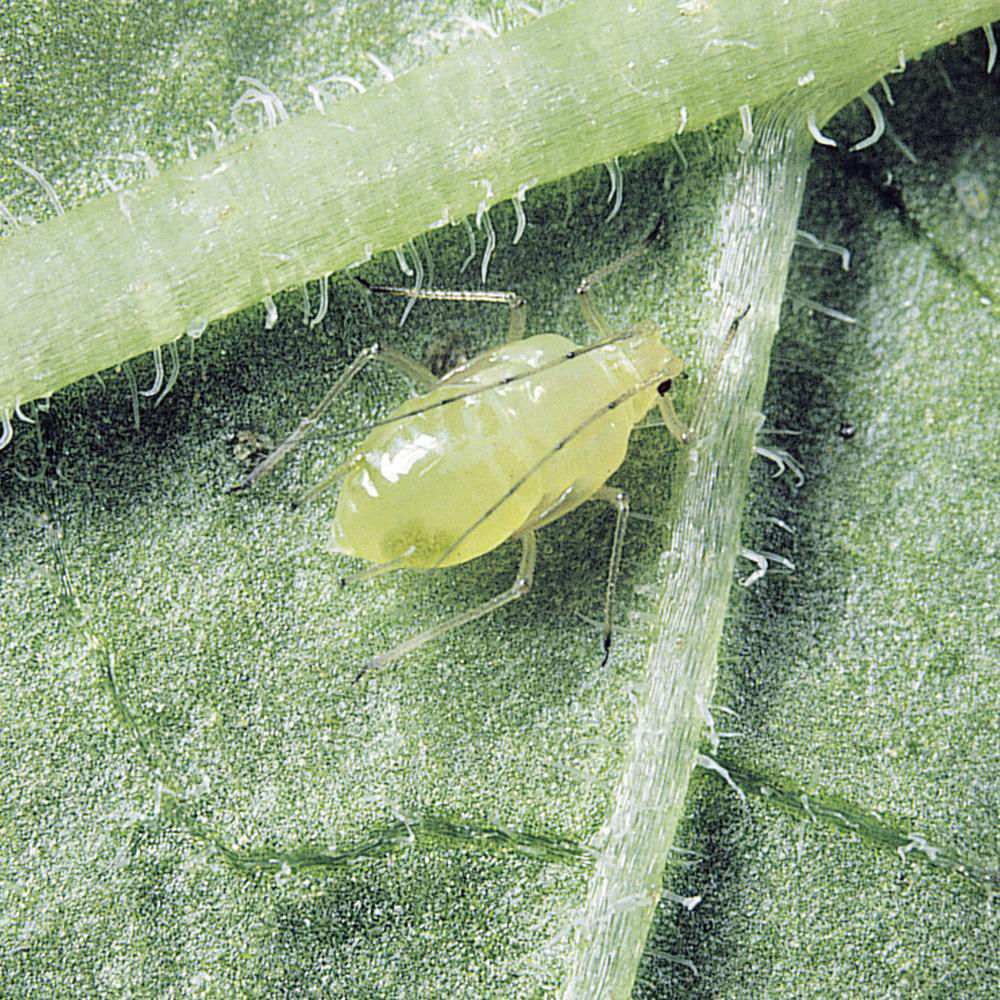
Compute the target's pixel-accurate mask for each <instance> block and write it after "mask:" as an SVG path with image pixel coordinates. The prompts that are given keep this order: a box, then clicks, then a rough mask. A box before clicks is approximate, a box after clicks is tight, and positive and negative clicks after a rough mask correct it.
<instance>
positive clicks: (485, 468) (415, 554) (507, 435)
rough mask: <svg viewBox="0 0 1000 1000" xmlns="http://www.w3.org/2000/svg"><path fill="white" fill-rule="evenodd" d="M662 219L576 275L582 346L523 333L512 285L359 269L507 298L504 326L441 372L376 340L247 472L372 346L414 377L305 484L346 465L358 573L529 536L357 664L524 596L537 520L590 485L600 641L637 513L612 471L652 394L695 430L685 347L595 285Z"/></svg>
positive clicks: (343, 508) (450, 295) (344, 502)
mask: <svg viewBox="0 0 1000 1000" xmlns="http://www.w3.org/2000/svg"><path fill="white" fill-rule="evenodd" d="M655 233H656V230H654V232H653V233H651V234H650V236H649V237H647V239H646V241H645V242H644V244H643V245H642V246H641V247H639V248H637V249H635V250H632V251H631V252H629V253H628V254H626V255H625V256H623V257H622V258H620V259H618V260H616V261H614V262H613V263H612V264H610V265H608V266H606V267H605V268H602V269H601V270H600V271H598V272H595V273H594V274H593V275H590V276H589V277H588V278H585V279H584V280H583V282H581V284H580V286H579V287H578V289H577V292H578V297H579V301H580V304H581V308H582V311H583V315H584V318H585V320H586V321H587V324H588V326H589V327H590V328H591V329H592V330H593V331H594V332H595V333H597V334H599V335H600V340H598V341H597V342H596V343H594V344H590V345H587V346H578V345H577V344H574V343H573V342H572V341H571V340H568V339H566V338H565V337H562V336H557V335H555V334H539V335H536V336H531V337H527V338H524V336H523V335H524V329H525V321H524V309H525V303H524V301H523V300H522V299H521V298H520V297H519V296H517V295H515V294H513V293H510V292H451V291H436V290H433V289H420V290H417V289H409V288H398V287H394V286H379V285H367V284H366V287H368V288H369V289H370V290H371V291H372V292H381V293H385V294H389V295H397V296H403V297H416V298H422V299H437V300H445V301H465V302H469V301H475V302H494V303H500V304H505V305H507V306H508V307H509V308H510V311H511V321H510V329H509V332H508V337H507V342H506V343H505V344H504V345H503V346H502V347H498V348H494V349H491V350H488V351H484V352H483V353H482V354H479V355H477V356H476V357H474V358H472V359H471V360H470V361H468V362H466V363H464V364H461V365H459V366H458V367H457V368H454V369H453V370H452V371H450V372H448V373H447V374H445V375H444V376H443V377H442V378H440V379H438V378H436V377H435V376H434V375H433V374H432V373H431V372H430V371H429V370H427V369H425V368H424V367H423V366H422V365H420V364H419V363H417V362H415V361H413V360H411V359H410V358H407V357H405V356H404V355H401V354H399V353H397V352H396V351H393V350H392V349H389V348H384V347H381V346H380V345H378V344H375V345H372V346H371V347H369V348H367V349H366V350H365V351H362V352H361V354H360V355H358V357H357V358H356V359H355V360H354V362H353V363H352V364H351V365H350V366H349V367H348V369H347V370H346V371H345V372H344V373H343V374H342V375H341V377H340V378H339V379H337V381H336V383H335V384H334V386H332V387H331V389H330V390H329V391H328V392H327V394H326V395H325V396H324V398H323V400H322V401H321V403H320V404H319V406H318V407H317V408H316V410H314V412H313V413H312V414H310V416H309V417H307V418H306V419H305V420H303V421H302V423H301V424H300V425H299V427H298V429H297V430H296V431H295V432H294V433H293V434H292V435H291V437H289V439H288V440H287V441H286V442H285V443H284V444H283V445H282V446H281V447H280V448H278V449H277V450H276V451H275V452H273V453H272V454H271V455H269V456H268V457H267V458H266V459H265V460H264V461H263V462H262V463H261V464H260V465H259V466H257V468H256V469H254V471H253V472H252V473H251V474H250V475H249V476H248V477H247V478H246V479H245V480H244V481H243V482H242V483H241V484H240V486H249V485H251V484H252V483H253V482H254V481H255V480H256V479H258V478H259V477H260V476H261V475H263V474H264V473H265V472H267V471H268V470H269V469H270V468H272V467H273V466H274V465H275V464H277V462H279V461H280V460H281V459H282V458H283V457H284V456H285V455H286V454H287V453H288V451H289V450H290V449H291V448H293V447H295V445H297V444H298V443H299V442H300V441H301V440H302V439H303V438H304V437H305V436H306V435H307V434H308V433H309V432H310V431H311V430H312V429H313V428H314V427H315V426H316V421H317V419H318V418H319V416H320V415H321V414H322V413H323V411H324V410H326V409H327V408H328V406H329V405H330V403H331V402H332V401H333V400H334V399H335V398H336V396H337V395H338V394H339V393H340V392H341V390H342V389H343V387H344V386H345V385H346V384H347V382H348V381H349V380H350V379H351V378H353V377H354V376H355V375H356V374H357V373H358V372H359V371H361V369H362V368H364V367H365V365H366V364H367V363H368V362H369V361H371V360H374V359H376V358H378V359H380V360H383V361H386V362H388V363H389V364H390V365H392V366H393V367H396V368H398V369H399V370H401V371H402V372H403V373H404V374H406V375H408V376H409V377H410V378H411V379H413V380H414V381H415V382H416V383H417V385H418V387H419V388H420V389H421V391H420V392H419V394H418V395H416V396H414V397H413V398H411V399H410V400H408V401H407V402H406V403H404V404H402V405H401V406H399V407H397V408H396V409H395V410H394V411H392V413H390V414H389V415H388V416H387V417H385V418H383V419H382V420H380V421H378V422H377V424H375V426H374V427H373V428H372V429H370V430H369V432H368V434H367V436H366V437H365V438H364V440H363V441H362V442H361V443H360V444H359V445H358V446H357V447H356V449H354V451H353V454H352V455H351V456H350V458H349V459H348V460H347V461H346V462H344V463H342V464H341V465H339V466H338V467H337V468H336V469H334V470H333V471H332V472H331V473H330V474H329V475H327V476H326V477H325V478H324V479H323V480H322V481H321V482H319V483H317V484H316V485H314V486H313V487H311V488H310V489H309V490H308V491H307V493H306V494H305V495H304V497H303V500H308V499H311V498H312V497H314V496H316V495H317V494H318V493H320V492H321V491H323V490H325V489H326V488H327V487H329V486H330V485H332V484H333V483H334V482H337V481H338V480H343V483H342V485H341V488H340V495H339V498H338V501H337V509H336V514H335V516H334V520H333V543H334V544H333V547H334V548H335V549H336V550H337V551H339V552H342V553H344V554H346V555H350V556H355V557H357V558H360V559H364V560H366V561H368V562H370V563H373V564H374V566H373V567H372V568H371V569H369V570H367V571H365V572H363V573H360V574H358V576H359V577H371V576H375V575H378V574H379V573H381V572H384V571H387V570H389V569H396V568H416V569H436V568H441V567H445V566H454V565H457V564H459V563H463V562H467V561H468V560H470V559H475V558H477V557H478V556H481V555H483V554H484V553H486V552H489V551H491V550H492V549H494V548H496V547H497V546H499V545H501V544H502V543H503V542H505V541H507V540H508V539H510V538H518V539H520V541H521V545H522V552H521V561H520V566H519V567H518V571H517V576H516V578H515V580H514V582H513V584H512V585H511V586H510V587H508V588H507V589H506V590H505V591H503V592H502V593H500V594H498V595H497V596H495V597H494V598H492V599H491V600H489V601H486V602H484V603H483V604H480V605H477V606H475V607H473V608H469V609H468V610H466V611H463V612H460V613H459V614H456V615H454V616H452V617H451V618H448V619H446V620H444V621H442V622H439V623H438V624H436V625H434V626H432V627H431V628H429V629H427V630H425V631H424V632H421V633H419V634H418V635H415V636H413V637H411V638H410V639H407V640H406V641H404V642H402V643H400V644H399V645H397V646H395V647H393V648H392V649H390V650H388V651H386V652H383V653H380V654H378V655H376V656H374V657H371V658H370V659H369V660H368V661H367V662H366V664H365V666H364V668H363V669H362V671H361V673H364V671H365V670H367V669H369V668H370V667H373V666H378V665H382V664H384V663H388V662H390V661H391V660H395V659H397V658H398V657H400V656H403V655H405V654H406V653H408V652H410V651H411V650H413V649H415V648H416V647H418V646H420V645H422V644H423V643H425V642H427V641H428V640H429V639H433V638H436V637H438V636H440V635H442V634H444V633H445V632H448V631H450V630H451V629H453V628H456V627H458V626H459V625H463V624H465V623H466V622H469V621H472V620H474V619H476V618H479V617H481V616H482V615H486V614H488V613H490V612H491V611H494V610H496V609H497V608H499V607H502V606H503V605H504V604H507V603H509V602H510V601H513V600H515V599H517V598H518V597H520V596H522V595H523V594H524V593H525V592H526V591H527V590H528V589H529V587H530V585H531V580H532V575H533V571H534V565H535V531H536V530H537V529H539V528H541V527H544V526H545V525H546V524H549V523H551V522H552V521H554V520H556V519H557V518H559V517H562V516H563V515H564V514H566V513H568V512H569V511H571V510H573V509H575V508H576V507H578V506H579V505H580V504H582V503H584V502H585V501H587V500H591V499H599V500H603V501H605V502H608V503H611V504H612V505H614V507H615V508H616V510H617V522H616V528H615V532H614V538H613V541H612V545H611V557H610V562H609V568H608V580H607V587H606V594H605V608H604V648H605V658H606V657H607V651H608V649H609V648H610V636H611V610H612V599H613V595H614V586H615V576H616V574H617V570H618V564H619V561H620V555H621V545H622V538H623V536H624V529H625V521H626V518H627V514H628V502H627V498H626V497H625V495H624V493H622V491H621V490H618V489H616V488H614V487H612V486H609V485H607V481H608V479H609V477H610V476H611V475H612V474H613V473H614V472H615V470H616V469H618V467H619V466H620V465H621V464H622V462H623V460H624V458H625V453H626V450H627V449H628V441H629V435H630V434H631V431H632V429H633V428H634V427H635V425H636V424H637V423H638V422H639V421H640V420H641V419H642V418H643V417H644V416H645V415H646V413H648V412H649V410H650V409H651V408H652V407H653V406H659V409H660V413H661V415H662V418H663V421H664V423H665V424H666V426H667V429H668V430H669V431H670V433H671V434H672V435H673V436H674V437H676V438H677V439H678V440H680V441H682V442H683V441H686V440H687V438H688V432H687V430H686V429H685V428H684V427H683V425H682V424H681V423H680V421H679V419H678V417H677V414H676V412H675V410H674V408H673V404H672V403H671V402H670V400H669V398H668V397H667V392H668V391H669V389H670V385H671V381H672V380H673V379H675V378H677V377H678V376H679V375H680V374H681V373H682V368H683V365H682V363H681V361H680V359H679V358H678V357H677V356H676V355H674V354H673V353H672V352H671V351H670V350H669V349H668V348H667V347H665V346H664V345H663V343H662V342H661V338H660V331H659V330H658V328H657V327H656V326H655V324H653V323H652V322H643V323H639V324H636V325H634V326H631V327H629V328H627V329H625V330H623V331H619V332H612V330H611V329H610V327H609V326H608V325H607V323H606V321H605V320H604V319H603V318H602V317H601V316H600V314H599V313H598V312H597V310H596V308H595V307H594V304H593V302H592V300H591V297H590V291H589V289H590V286H591V285H593V284H595V283H596V282H597V281H599V280H601V279H602V278H604V277H606V276H607V274H609V273H610V272H611V271H614V270H617V269H618V268H620V267H622V266H623V265H624V264H625V263H627V262H628V261H630V260H632V259H633V258H634V257H636V256H638V254H639V253H641V252H642V251H643V250H645V249H646V247H647V246H648V244H649V242H650V241H651V240H652V238H653V236H655ZM358 676H360V673H359V675H358Z"/></svg>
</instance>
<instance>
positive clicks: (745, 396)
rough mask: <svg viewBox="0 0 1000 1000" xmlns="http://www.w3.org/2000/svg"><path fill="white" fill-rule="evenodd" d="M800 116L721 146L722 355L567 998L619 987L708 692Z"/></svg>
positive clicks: (710, 337) (647, 917)
mask: <svg viewBox="0 0 1000 1000" xmlns="http://www.w3.org/2000/svg"><path fill="white" fill-rule="evenodd" d="M800 121H801V106H800V105H798V104H795V103H794V102H793V103H791V104H786V105H785V106H783V107H781V108H778V109H775V110H772V111H771V112H770V113H768V114H767V115H761V116H760V120H759V121H758V122H757V124H756V126H755V138H754V141H753V143H752V144H751V147H750V149H749V151H748V152H747V153H746V154H745V155H740V154H738V153H735V152H734V153H733V154H732V157H733V160H732V163H731V169H730V172H729V173H728V174H724V175H723V178H722V182H721V185H720V190H719V192H718V200H717V204H716V206H715V213H716V216H715V221H714V224H713V226H712V235H711V237H710V239H709V247H710V250H709V253H710V255H711V258H712V259H711V261H710V264H709V267H708V273H709V280H708V287H709V289H711V290H712V291H713V293H714V294H713V295H712V299H713V301H712V302H711V303H710V304H709V305H708V306H707V308H706V315H705V317H704V322H703V323H702V324H701V328H702V329H704V330H706V331H707V335H706V337H705V339H704V343H703V344H702V349H701V351H700V353H701V356H702V357H703V358H712V357H717V356H719V352H720V350H724V351H725V354H724V358H723V363H722V367H721V368H720V370H719V376H718V381H717V382H714V383H713V384H711V385H709V386H708V390H707V395H706V396H705V397H703V399H704V403H705V405H704V407H702V408H699V414H700V417H701V419H699V420H698V422H697V423H696V424H695V427H694V433H695V443H694V445H693V446H692V447H691V448H690V449H688V450H687V451H686V452H685V453H682V454H681V456H680V457H679V459H678V468H677V473H676V478H675V481H674V488H673V491H672V496H673V497H674V498H675V499H674V503H675V505H676V506H675V509H674V511H673V514H672V517H673V519H672V524H673V528H672V535H671V544H670V547H669V548H668V549H667V551H666V552H665V553H664V557H663V570H662V573H661V587H660V597H659V603H658V609H657V612H656V618H655V623H654V639H653V642H652V645H651V647H650V650H649V653H648V656H647V661H646V672H645V677H644V680H643V689H642V691H641V693H640V695H639V697H638V699H637V703H636V709H635V711H636V719H635V720H634V723H633V726H632V736H631V741H630V745H629V747H628V750H627V757H626V764H625V767H624V769H623V771H622V773H621V775H620V777H619V779H618V785H617V788H616V789H615V792H614V797H613V805H612V810H611V813H610V815H609V817H608V819H607V821H606V823H605V825H604V827H603V829H602V830H601V833H600V835H599V838H598V843H597V844H596V846H597V848H598V850H599V851H600V855H599V859H598V862H597V864H596V865H595V869H594V873H593V876H592V877H591V880H590V885H589V891H588V897H587V901H586V903H585V906H584V909H583V912H582V913H581V914H580V915H579V917H578V919H577V929H576V941H575V947H574V949H573V951H572V955H571V959H570V967H569V969H568V970H567V974H566V979H565V981H564V983H563V988H562V993H561V996H563V997H565V998H567V1000H569V998H572V1000H584V998H591V997H593V998H594V1000H597V998H601V1000H612V998H614V1000H618V998H621V1000H625V998H627V997H629V996H630V995H631V990H632V986H633V982H634V980H635V975H636V970H637V968H638V965H639V960H640V958H641V956H642V952H643V948H644V946H645V942H646V937H647V934H648V931H649V926H650V923H651V921H652V919H653V913H654V910H655V908H656V905H657V902H658V900H659V897H660V887H661V885H662V881H663V870H664V866H665V864H666V860H667V854H668V852H669V850H670V846H671V844H672V843H673V839H674V834H675V831H676V829H677V824H678V822H679V820H680V818H681V816H682V813H683V809H684V801H685V797H686V795H687V787H688V779H689V777H690V775H691V772H692V770H693V769H694V766H695V759H696V756H697V746H698V742H699V740H700V737H701V731H702V725H703V723H704V721H705V712H706V706H708V705H709V704H710V703H711V701H712V696H713V692H714V690H715V678H716V657H717V650H718V642H719V636H720V633H721V631H722V623H723V619H724V617H725V613H726V606H727V604H728V600H729V588H730V583H731V580H732V576H733V565H734V562H735V559H736V552H737V550H738V548H739V531H740V522H741V518H742V515H743V507H744V498H745V495H746V489H747V478H748V473H749V468H750V459H751V456H752V451H753V443H754V439H755V436H756V432H757V428H758V415H759V412H760V408H761V401H762V399H763V394H764V385H765V382H766V380H767V370H768V358H769V354H770V348H771V341H772V339H773V337H774V333H775V331H776V330H777V326H778V313H779V310H780V308H781V302H782V298H783V296H784V290H785V278H786V275H787V269H788V260H789V257H790V255H791V252H792V247H793V243H794V239H795V227H796V222H797V220H798V215H799V207H800V205H801V201H802V192H803V190H804V188H805V175H806V169H807V166H808V160H809V147H810V138H809V135H808V133H807V132H806V131H805V129H803V128H802V127H801V124H800ZM735 146H736V143H735V141H734V142H733V143H732V147H733V148H734V149H735ZM746 307H749V312H748V313H747V315H746V317H745V319H744V320H743V321H742V323H741V326H740V328H739V331H738V333H737V337H736V340H735V341H734V343H733V344H732V345H731V346H729V347H725V346H724V345H723V344H722V342H721V339H720V336H721V334H723V333H724V332H725V331H726V329H727V327H728V326H729V325H730V323H731V321H732V320H733V319H734V317H735V316H736V315H737V313H738V312H739V311H742V310H743V309H744V308H746ZM710 377H711V376H710Z"/></svg>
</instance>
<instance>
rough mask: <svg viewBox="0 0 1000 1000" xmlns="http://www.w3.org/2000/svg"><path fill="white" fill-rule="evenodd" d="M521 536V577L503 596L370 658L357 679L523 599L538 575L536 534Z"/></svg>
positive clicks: (463, 612)
mask: <svg viewBox="0 0 1000 1000" xmlns="http://www.w3.org/2000/svg"><path fill="white" fill-rule="evenodd" d="M520 537H521V563H520V565H519V566H518V568H517V576H516V577H514V582H513V583H512V584H511V585H510V586H509V587H508V588H507V589H506V590H505V591H504V592H503V593H501V594H497V595H496V597H492V598H490V600H488V601H484V602H483V603H482V604H478V605H476V607H474V608H468V609H467V610H465V611H461V612H459V613H458V614H457V615H452V617H451V618H446V619H445V620H444V621H443V622H438V623H437V625H432V626H431V627H430V628H429V629H425V630H424V631H423V632H420V633H418V634H417V635H414V636H411V637H410V638H409V639H407V640H406V641H405V642H401V643H400V644H399V645H398V646H393V648H392V649H387V650H386V651H385V652H384V653H379V654H377V655H376V656H372V657H370V658H369V659H367V660H366V661H365V664H364V666H363V667H362V668H361V669H360V670H359V671H358V672H357V674H356V675H355V677H354V680H355V681H357V680H359V679H360V678H361V677H362V676H363V675H364V674H366V673H367V672H368V671H369V670H372V669H374V668H376V667H381V666H384V665H385V664H386V663H391V662H392V661H393V660H398V659H399V658H400V657H401V656H405V655H406V654H407V653H411V652H413V650H415V649H417V648H418V647H419V646H422V645H423V644H424V643H425V642H430V640H431V639H437V638H438V637H439V636H442V635H444V634H445V633H446V632H450V631H451V630H452V629H456V628H458V627H459V626H461V625H465V624H467V623H468V622H472V621H475V620H476V619H477V618H482V617H483V615H488V614H490V613H491V612H493V611H496V610H497V608H502V607H503V606H504V605H505V604H510V602H511V601H516V600H517V599H518V598H519V597H523V596H524V595H525V594H526V593H527V592H528V591H529V590H530V589H531V581H532V579H533V578H534V575H535V533H534V532H533V531H526V532H524V534H522V535H521V536H520Z"/></svg>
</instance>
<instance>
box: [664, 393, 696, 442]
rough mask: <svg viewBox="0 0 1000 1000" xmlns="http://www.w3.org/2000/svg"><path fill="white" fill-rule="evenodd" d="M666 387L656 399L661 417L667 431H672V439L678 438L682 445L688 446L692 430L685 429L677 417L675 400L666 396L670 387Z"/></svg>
mask: <svg viewBox="0 0 1000 1000" xmlns="http://www.w3.org/2000/svg"><path fill="white" fill-rule="evenodd" d="M664 385H666V388H665V389H663V390H662V391H661V392H660V394H659V396H658V397H657V399H656V405H657V408H658V409H659V411H660V417H661V418H662V420H663V423H664V425H665V426H666V428H667V430H668V431H670V435H671V437H674V438H676V439H677V440H678V441H680V443H681V444H687V443H688V442H689V441H690V440H691V428H690V427H685V426H684V425H683V424H682V423H681V420H680V417H678V416H677V410H676V409H675V408H674V403H673V400H672V399H671V398H670V397H669V396H668V395H666V393H667V391H668V390H669V388H670V387H669V385H667V383H664Z"/></svg>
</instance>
